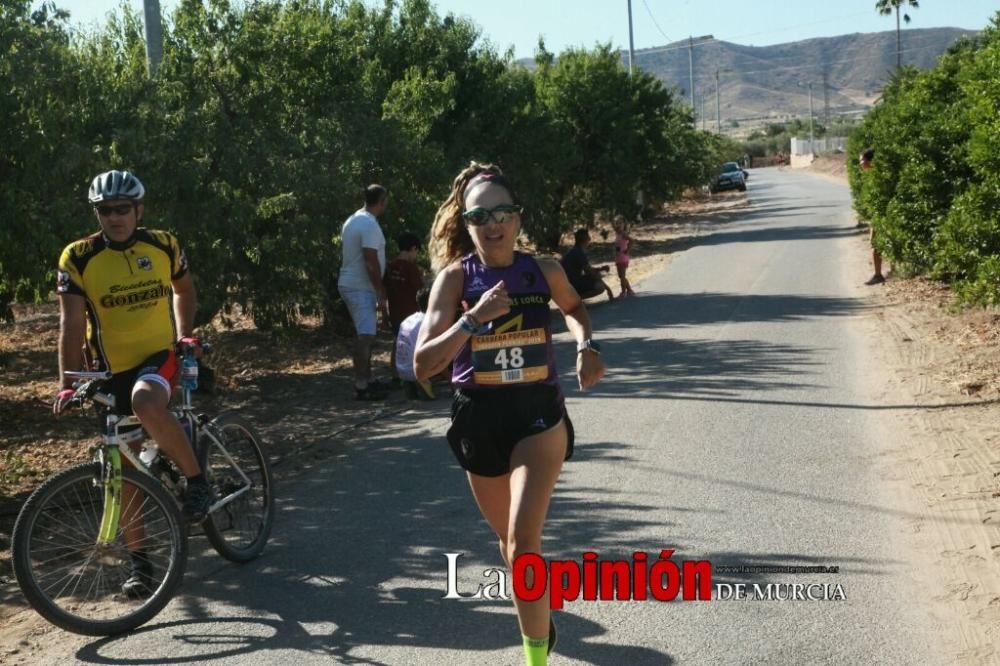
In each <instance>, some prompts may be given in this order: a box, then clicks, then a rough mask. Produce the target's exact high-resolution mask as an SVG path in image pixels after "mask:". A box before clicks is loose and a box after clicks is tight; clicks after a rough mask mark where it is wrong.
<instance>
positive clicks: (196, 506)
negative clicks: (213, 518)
mask: <svg viewBox="0 0 1000 666" xmlns="http://www.w3.org/2000/svg"><path fill="white" fill-rule="evenodd" d="M212 501H213V498H212V486H210V485H209V483H208V481H206V480H205V479H204V478H202V479H201V480H200V481H191V480H190V479H189V480H188V488H187V495H185V497H184V507H183V509H182V512H183V513H184V518H185V519H187V521H188V522H191V523H200V522H201V521H203V520H204V519H205V516H207V515H208V510H209V508H211V506H212Z"/></svg>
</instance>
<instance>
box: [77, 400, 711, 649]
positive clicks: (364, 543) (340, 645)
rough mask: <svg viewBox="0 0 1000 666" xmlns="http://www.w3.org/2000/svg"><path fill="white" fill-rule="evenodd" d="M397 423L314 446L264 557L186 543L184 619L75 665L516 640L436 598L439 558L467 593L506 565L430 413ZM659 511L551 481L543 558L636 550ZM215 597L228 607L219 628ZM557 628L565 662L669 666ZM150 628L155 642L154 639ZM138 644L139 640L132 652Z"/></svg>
mask: <svg viewBox="0 0 1000 666" xmlns="http://www.w3.org/2000/svg"><path fill="white" fill-rule="evenodd" d="M404 421H406V419H393V421H392V422H388V423H385V424H384V425H383V426H381V427H380V428H379V429H378V431H377V434H376V431H375V429H374V428H373V429H371V431H370V432H369V433H368V436H359V437H357V438H355V439H353V440H351V441H347V442H342V443H326V444H324V445H321V446H317V447H316V448H314V449H313V450H312V451H311V452H310V454H311V457H312V459H311V460H308V461H306V462H307V465H306V467H307V468H308V469H306V470H304V471H308V472H309V473H304V474H298V475H296V476H295V477H294V478H287V479H286V480H285V481H284V483H283V484H281V485H280V486H278V495H279V503H278V515H277V519H276V521H275V531H274V534H273V536H272V541H271V543H269V545H268V547H267V549H266V550H265V553H264V556H263V557H262V558H261V559H260V560H258V561H256V562H253V563H250V564H248V565H245V566H242V567H239V566H236V565H232V564H229V563H227V562H224V561H223V560H220V559H219V558H218V556H216V555H215V554H214V552H213V551H211V550H210V548H209V547H208V546H207V544H206V543H205V542H204V541H203V540H201V539H197V540H194V541H192V544H191V547H192V553H193V554H192V559H191V562H190V565H189V573H188V575H187V578H186V580H185V586H184V596H182V597H181V598H180V599H179V600H177V601H176V602H175V605H174V606H173V608H175V609H176V608H177V604H179V605H180V608H182V609H183V612H184V614H185V615H186V616H187V618H189V619H184V620H180V621H175V619H168V618H167V617H166V616H165V617H164V620H165V621H164V622H162V623H157V621H156V620H155V619H154V620H153V621H152V622H151V623H150V624H149V625H147V626H146V627H145V628H143V629H141V630H140V631H139V632H136V633H135V634H134V635H133V636H131V637H127V638H112V639H101V640H98V641H94V642H92V643H89V644H87V645H86V646H84V647H82V648H81V649H80V650H79V651H77V653H76V658H77V659H79V660H81V661H84V662H87V663H101V664H109V663H113V664H124V663H130V664H135V663H167V664H169V663H180V662H181V661H187V660H191V659H195V658H203V659H222V658H227V657H234V656H236V655H249V654H251V653H264V652H271V651H274V650H284V651H289V652H303V653H308V654H320V655H325V656H329V657H333V658H335V659H337V660H338V661H339V662H340V663H347V664H352V663H354V664H376V663H383V662H380V661H374V660H369V659H367V658H365V657H363V656H362V654H360V653H359V652H362V651H360V650H359V648H366V647H369V646H396V647H400V646H402V647H405V648H410V649H409V650H405V651H402V652H401V651H399V650H394V651H392V654H393V657H392V663H397V664H398V663H416V662H417V661H418V660H419V659H420V657H419V656H417V655H418V653H417V652H415V651H414V649H417V648H431V649H449V650H466V651H470V653H471V652H473V651H494V650H500V649H505V648H510V647H516V646H518V645H519V632H518V627H517V622H516V619H515V616H514V612H513V606H512V604H511V602H509V601H477V600H468V601H465V600H463V601H458V600H444V599H442V597H443V596H444V594H445V588H446V582H447V581H446V573H447V560H446V558H445V556H444V553H463V554H464V555H463V556H462V558H460V559H459V562H458V581H459V582H458V585H459V590H460V591H461V592H462V593H463V594H470V593H472V592H475V590H476V589H477V587H478V585H479V583H481V582H490V581H491V580H492V579H484V577H483V570H484V569H485V568H490V567H499V566H502V563H501V560H500V556H499V553H498V552H497V544H496V540H495V537H494V535H493V533H492V532H491V531H490V529H489V527H488V526H487V525H486V523H485V521H484V520H483V519H482V518H481V516H480V514H479V511H478V509H477V508H476V506H475V503H474V501H473V498H472V496H471V493H470V491H469V489H468V486H467V483H466V480H465V476H464V473H463V472H462V471H461V470H460V469H459V467H458V466H457V465H456V464H455V463H454V462H453V460H452V457H451V453H450V451H449V450H448V447H447V445H446V444H445V441H444V437H443V430H442V428H440V427H437V426H436V425H434V420H433V419H431V420H430V423H431V425H429V426H428V428H426V429H424V430H421V431H419V432H417V433H416V434H414V431H413V429H412V427H411V428H409V429H406V428H405V423H404ZM443 424H444V420H443V419H442V420H441V422H440V425H442V426H443ZM583 449H585V453H584V452H583ZM579 457H580V459H583V460H588V461H592V462H601V461H605V460H610V461H614V462H615V463H622V464H628V461H629V457H628V452H627V449H626V450H623V449H622V447H621V446H620V445H619V444H613V443H607V444H604V445H600V444H597V445H594V444H588V445H587V446H586V447H581V453H580V454H579ZM569 464H575V463H569ZM664 510H665V509H664V507H656V506H653V505H652V504H650V505H643V504H641V503H636V502H629V501H623V500H622V499H621V497H620V494H619V493H617V492H615V491H614V490H613V489H607V488H583V487H573V488H567V487H566V486H565V483H561V484H560V487H559V488H557V490H556V495H555V498H554V500H553V504H552V507H551V509H550V522H549V523H548V526H549V529H548V536H547V538H546V546H545V547H546V550H547V554H548V555H551V556H554V557H556V556H558V557H573V558H576V559H578V558H579V557H580V552H581V547H582V546H585V547H586V548H587V549H594V550H596V551H598V552H620V553H631V552H632V551H633V550H640V549H646V548H648V547H649V544H648V543H640V542H639V541H638V535H639V534H640V533H642V532H643V531H644V530H645V529H646V528H649V527H651V526H659V527H660V528H662V527H663V526H664V525H665V524H666V525H669V523H667V522H665V521H664V520H663V512H664ZM677 510H678V511H681V510H685V511H695V509H684V508H683V507H681V508H677ZM630 516H646V517H647V518H635V517H630ZM598 517H599V519H597V518H598ZM676 547H677V548H678V549H682V548H683V545H682V544H678V545H676ZM688 557H690V556H688ZM220 604H221V606H222V607H223V608H226V609H228V610H226V611H223V612H222V613H221V615H222V617H221V618H218V619H217V618H216V615H217V614H220V613H219V608H220ZM557 621H558V622H559V625H560V640H559V648H558V651H559V653H560V654H563V655H567V656H570V657H576V658H579V659H581V660H583V661H586V662H587V663H591V664H599V665H607V666H612V665H618V664H622V663H631V664H669V663H672V658H671V657H670V656H669V655H668V654H664V653H662V652H659V651H655V650H651V649H649V648H645V647H639V646H633V645H613V644H607V643H606V642H602V643H596V642H594V643H592V642H588V640H587V639H588V638H591V637H596V636H602V637H604V640H605V641H606V634H607V633H608V631H609V630H608V629H607V628H606V627H604V626H602V625H601V624H599V623H597V622H594V621H592V620H589V619H586V618H581V617H578V616H575V615H573V614H572V612H571V611H570V612H564V613H561V614H560V615H559V619H558V620H557ZM156 634H162V636H160V639H159V640H158V641H156V642H154V641H153V640H151V638H152V637H153V636H154V635H156ZM143 636H145V637H146V638H143V639H142V640H141V642H137V641H136V638H139V637H143ZM136 645H142V649H143V651H142V654H141V655H137V654H136V650H135V646H136ZM364 651H367V650H364ZM401 654H403V655H407V656H404V657H402V658H401V657H400V655H401ZM137 657H138V659H137ZM287 657H288V653H287V652H286V653H285V654H284V658H287ZM471 658H472V657H470V659H471ZM386 663H388V662H386Z"/></svg>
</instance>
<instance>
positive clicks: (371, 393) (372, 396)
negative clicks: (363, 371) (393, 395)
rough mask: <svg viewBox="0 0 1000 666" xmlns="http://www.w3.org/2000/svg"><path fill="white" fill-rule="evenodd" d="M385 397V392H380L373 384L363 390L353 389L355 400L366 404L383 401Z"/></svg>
mask: <svg viewBox="0 0 1000 666" xmlns="http://www.w3.org/2000/svg"><path fill="white" fill-rule="evenodd" d="M387 397H388V396H387V395H386V394H385V391H382V390H380V389H379V388H378V387H376V386H375V385H373V384H369V385H368V386H366V387H364V388H363V389H359V388H355V389H354V399H355V400H364V401H366V402H372V401H375V400H385V399H386V398H387Z"/></svg>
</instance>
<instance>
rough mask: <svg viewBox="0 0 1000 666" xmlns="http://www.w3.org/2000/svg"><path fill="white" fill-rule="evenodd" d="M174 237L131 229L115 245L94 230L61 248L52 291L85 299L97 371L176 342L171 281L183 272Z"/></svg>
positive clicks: (132, 362)
mask: <svg viewBox="0 0 1000 666" xmlns="http://www.w3.org/2000/svg"><path fill="white" fill-rule="evenodd" d="M187 270H188V267H187V259H185V257H184V253H183V252H182V251H181V248H180V245H179V244H178V242H177V239H176V238H175V237H174V236H173V235H172V234H170V233H168V232H166V231H156V230H152V229H145V228H141V227H140V228H139V229H136V232H135V235H134V236H133V239H132V241H130V242H128V243H125V244H118V243H114V242H112V241H110V240H108V239H107V238H106V237H105V236H104V235H103V234H101V233H96V234H94V235H92V236H88V237H86V238H83V239H80V240H78V241H75V242H73V243H70V244H69V245H67V246H66V249H64V250H63V252H62V255H61V256H60V257H59V273H58V280H57V282H56V293H58V294H77V295H79V296H83V297H84V298H85V299H86V301H87V344H88V346H89V348H90V352H91V354H92V356H93V358H94V360H95V361H96V362H97V363H98V364H99V369H101V370H110V371H111V372H113V373H119V372H123V371H125V370H130V369H132V368H134V367H135V366H136V365H138V364H140V363H142V362H143V360H145V359H146V358H148V357H149V356H150V355H151V354H154V353H156V352H158V351H160V350H163V349H170V348H171V347H172V346H173V344H174V340H175V335H174V310H173V289H172V288H171V282H172V281H173V280H177V279H178V278H181V277H183V276H184V275H185V274H186V273H187Z"/></svg>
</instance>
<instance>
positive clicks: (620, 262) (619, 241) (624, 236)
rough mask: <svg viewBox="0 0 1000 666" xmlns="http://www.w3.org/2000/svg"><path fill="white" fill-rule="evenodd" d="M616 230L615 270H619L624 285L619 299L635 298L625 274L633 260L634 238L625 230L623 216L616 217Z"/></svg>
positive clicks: (620, 280)
mask: <svg viewBox="0 0 1000 666" xmlns="http://www.w3.org/2000/svg"><path fill="white" fill-rule="evenodd" d="M614 228H615V268H617V269H618V281H619V282H620V283H621V285H622V291H621V293H620V294H618V298H621V297H622V296H635V292H634V291H632V285H631V284H629V281H628V278H627V277H625V272H626V271H628V262H629V261H630V260H631V259H632V258H631V257H630V256H629V250H631V249H632V237H631V236H629V235H628V231H626V230H625V217H624V216H623V215H615V222H614Z"/></svg>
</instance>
